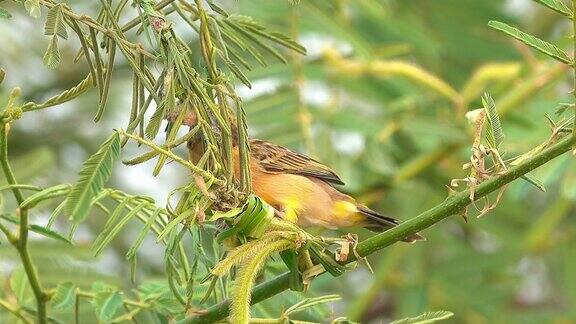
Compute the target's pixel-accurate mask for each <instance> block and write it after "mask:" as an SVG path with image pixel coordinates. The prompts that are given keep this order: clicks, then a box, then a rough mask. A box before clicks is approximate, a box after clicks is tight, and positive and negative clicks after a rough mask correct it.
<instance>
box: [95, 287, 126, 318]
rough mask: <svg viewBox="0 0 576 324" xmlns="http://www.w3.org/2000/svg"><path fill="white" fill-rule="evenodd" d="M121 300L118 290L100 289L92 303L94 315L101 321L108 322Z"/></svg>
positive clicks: (120, 304) (116, 310)
mask: <svg viewBox="0 0 576 324" xmlns="http://www.w3.org/2000/svg"><path fill="white" fill-rule="evenodd" d="M123 302H124V301H123V298H122V295H121V294H120V293H119V292H117V291H114V292H110V291H101V292H98V293H96V295H95V296H94V299H93V300H92V305H94V311H95V312H96V317H97V318H98V319H99V320H101V321H103V322H108V321H110V320H111V319H113V318H114V315H116V313H117V312H118V309H119V308H120V306H122V303H123Z"/></svg>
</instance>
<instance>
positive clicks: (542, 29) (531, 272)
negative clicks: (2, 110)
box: [0, 0, 576, 323]
mask: <svg viewBox="0 0 576 324" xmlns="http://www.w3.org/2000/svg"><path fill="white" fill-rule="evenodd" d="M6 3H8V6H7V7H8V8H10V9H11V10H10V12H11V13H12V16H14V17H13V18H12V19H11V20H10V21H7V20H2V21H0V34H2V35H3V39H4V40H3V44H4V45H3V46H0V66H1V67H3V68H4V69H5V70H6V71H7V78H6V80H5V82H4V83H3V84H2V85H1V87H0V105H2V106H3V102H1V101H2V100H4V98H7V93H8V92H9V90H10V88H11V86H14V85H20V86H22V89H23V96H24V98H26V100H38V101H40V100H42V99H46V98H48V97H50V95H52V94H55V93H58V92H60V91H62V90H64V89H66V88H68V87H70V86H71V85H73V84H75V83H77V82H79V81H80V80H81V79H82V78H83V76H85V75H86V74H87V73H88V70H87V67H86V66H85V65H83V64H75V65H74V64H62V65H61V66H60V68H59V69H58V70H57V71H48V70H46V69H45V68H43V67H42V66H41V62H42V55H43V54H42V53H43V52H44V50H45V48H46V46H47V45H48V39H47V38H46V37H43V36H42V32H41V28H42V24H41V22H39V21H37V20H34V19H32V18H30V17H27V16H25V13H24V12H23V10H22V9H21V8H18V9H16V8H15V6H14V5H13V4H12V3H11V2H3V3H2V5H5V4H6ZM222 5H223V7H225V8H226V9H227V10H228V11H229V12H233V13H240V14H244V15H247V16H251V17H254V18H255V19H256V20H257V21H260V22H262V23H263V24H264V25H266V26H269V27H271V29H272V30H279V31H285V32H289V33H292V36H293V37H295V38H297V39H298V40H299V41H300V42H301V43H302V44H303V45H304V46H305V47H306V48H307V49H308V55H307V56H300V55H298V54H291V55H290V56H289V57H290V59H289V64H281V63H277V64H272V65H271V66H267V67H258V66H255V68H253V69H252V70H251V71H250V72H248V73H247V76H248V79H249V80H250V81H251V83H252V84H253V88H252V90H249V89H247V88H244V87H243V86H240V85H239V88H240V94H241V95H243V96H244V98H243V100H244V104H245V109H246V112H247V115H248V116H247V119H248V124H249V132H250V134H251V135H252V136H254V137H258V138H262V139H266V140H270V141H272V142H275V143H279V144H282V145H286V146H288V147H292V148H294V149H297V150H299V151H302V152H305V153H308V154H311V155H313V156H314V157H316V158H317V159H319V160H321V161H323V162H325V163H326V164H328V165H331V166H332V167H333V168H334V169H335V170H337V171H338V172H339V173H340V174H341V175H342V178H343V179H344V181H345V182H346V184H347V185H346V187H345V190H346V191H347V192H349V193H350V194H352V195H354V196H356V197H357V198H358V199H359V200H361V201H363V202H365V203H367V204H370V205H371V207H373V208H375V209H377V210H380V211H383V212H386V213H388V214H390V215H394V216H395V217H397V218H400V219H407V218H410V217H412V216H414V215H417V214H418V213H419V212H421V211H423V210H426V209H428V208H430V207H432V206H434V205H436V204H437V203H439V202H440V201H442V200H443V199H444V198H445V196H446V194H447V189H446V187H445V186H446V185H448V184H449V183H450V181H451V180H452V179H455V178H463V177H465V176H466V171H462V165H463V164H464V163H466V162H467V161H468V160H469V155H470V145H471V141H472V139H471V134H472V132H471V129H470V127H469V126H468V124H467V122H466V119H465V117H464V114H465V112H466V111H468V110H473V109H476V108H480V107H481V102H480V96H481V94H482V93H483V92H485V91H488V92H490V93H491V94H493V97H494V99H495V102H496V106H497V108H498V111H499V112H500V114H501V116H502V125H503V129H504V133H505V135H506V138H505V142H504V148H505V151H506V152H507V155H508V157H512V156H515V155H517V154H521V153H523V152H526V151H528V150H530V149H531V148H532V147H534V146H536V145H538V144H539V143H541V142H543V141H545V140H546V139H547V138H548V137H549V134H550V129H549V127H548V123H547V121H546V119H545V116H544V115H545V114H548V115H553V114H554V112H555V108H556V107H557V106H558V104H559V103H562V102H570V99H569V91H570V90H571V86H572V85H571V80H570V76H569V75H568V70H567V69H566V68H565V67H563V66H561V65H560V63H557V62H554V61H552V60H550V59H546V58H545V57H544V56H542V55H540V54H535V53H534V52H533V51H531V50H530V49H528V47H526V46H525V45H522V44H520V43H515V42H512V41H511V40H510V39H509V38H506V37H505V36H503V35H502V34H500V33H498V32H496V31H494V30H492V29H490V28H489V27H488V26H487V23H488V21H490V20H499V21H503V22H506V23H508V24H510V25H515V26H519V27H522V29H523V30H525V31H528V32H530V33H532V34H534V35H537V36H539V37H541V38H543V39H547V40H549V41H554V42H555V43H556V44H558V45H559V46H560V47H562V48H564V47H566V46H567V45H568V44H569V43H570V39H569V37H568V35H569V28H568V27H569V26H568V24H567V21H565V20H562V19H561V18H560V16H558V15H557V14H555V13H554V12H551V11H549V10H547V9H545V8H543V7H541V6H537V5H535V4H534V3H532V2H531V1H529V0H525V1H504V0H489V1H474V0H443V1H430V0H413V1H402V0H386V1H377V0H358V1H347V0H336V1H321V0H312V1H305V0H302V1H300V3H299V4H298V5H290V4H289V3H287V2H282V1H241V2H240V1H227V2H224V1H222ZM78 6H79V7H80V8H83V9H84V10H85V11H87V12H92V11H94V7H93V6H92V5H90V4H87V3H82V4H80V3H78ZM82 6H84V7H82ZM12 9H13V10H12ZM178 23H180V22H178ZM178 23H177V24H178ZM23 28H25V30H26V31H27V32H26V37H22V36H21V34H20V33H21V30H22V29H23ZM179 28H180V27H179ZM187 41H189V42H197V41H198V39H197V38H194V37H192V34H190V38H188V39H187ZM60 46H61V51H62V61H63V62H70V61H71V60H72V59H73V57H74V55H75V51H76V49H77V47H78V44H74V43H73V42H71V43H66V44H61V45H60ZM193 55H194V57H195V61H194V62H195V63H196V64H199V65H201V61H200V53H193ZM393 63H396V64H397V63H409V64H411V65H412V66H417V67H418V70H417V71H416V72H414V71H412V72H414V73H412V72H410V71H408V72H406V71H404V70H402V69H400V71H398V70H394V69H390V64H393ZM120 64H121V65H120V66H119V67H118V69H117V71H118V73H117V74H116V75H115V80H114V81H115V82H116V84H117V85H118V86H116V87H113V88H112V89H111V97H110V100H109V103H108V105H109V111H108V112H107V113H106V114H105V115H104V117H103V124H101V125H99V126H98V127H95V126H94V125H93V123H92V116H93V115H94V114H95V112H96V105H95V102H96V101H97V100H96V99H95V98H96V96H97V94H96V93H95V91H91V92H89V93H88V94H87V95H86V96H83V97H80V98H79V99H77V100H75V101H73V102H71V103H68V104H65V105H63V106H61V107H58V108H56V109H55V110H53V111H49V112H48V111H47V112H38V113H36V114H35V113H29V114H26V115H25V116H24V118H22V120H20V121H18V123H17V124H15V125H16V126H15V127H14V128H13V130H12V134H11V137H10V151H11V156H10V158H11V162H12V164H13V165H14V168H15V173H16V177H17V178H18V180H19V181H20V182H23V183H34V184H37V185H40V186H50V185H53V184H54V183H59V182H70V181H73V179H75V174H76V171H77V170H78V169H79V167H80V164H81V162H82V161H83V160H84V159H85V157H87V156H88V155H90V154H91V153H93V152H95V151H96V149H97V147H98V144H99V143H101V142H102V141H103V140H104V139H105V138H106V137H107V136H108V135H109V133H110V130H111V129H112V128H119V127H123V126H124V125H125V124H126V117H125V116H126V114H127V111H128V110H129V99H130V98H126V96H125V93H126V91H128V90H127V89H129V87H130V85H129V82H130V79H131V74H130V73H129V70H128V69H127V68H126V66H124V67H122V65H125V64H126V63H125V62H121V63H120ZM422 73H424V74H425V76H422ZM426 76H427V77H426ZM430 78H432V79H430ZM423 79H424V81H422V80H423ZM430 80H432V81H430ZM440 83H441V84H440ZM446 88H447V89H452V90H453V93H454V94H455V95H454V94H452V92H451V91H450V90H446ZM438 89H440V90H438ZM442 89H444V90H442ZM153 166H154V165H153V164H150V163H149V164H146V165H145V166H142V167H139V168H137V169H136V170H137V171H127V170H126V169H127V167H122V168H120V167H119V168H117V169H116V170H115V172H114V173H113V175H112V177H113V178H112V182H113V186H118V187H120V188H123V189H126V190H130V191H131V192H134V193H138V194H148V195H153V196H154V197H157V198H159V199H157V201H163V199H164V197H165V195H166V193H167V192H169V191H170V190H171V188H173V187H175V186H176V185H182V184H183V183H185V182H186V181H188V180H187V178H186V177H185V174H184V171H182V170H178V169H176V170H170V168H169V167H168V168H165V169H167V170H165V172H164V173H162V174H161V175H160V176H158V177H157V178H154V179H150V178H149V177H148V178H147V177H146V176H145V174H150V170H151V169H152V168H153ZM534 175H535V176H536V177H537V178H538V179H540V180H541V181H542V182H543V183H544V185H545V187H546V189H547V192H546V193H542V192H541V191H539V190H537V189H536V188H534V187H533V186H531V185H530V184H529V183H527V182H522V181H517V182H515V183H513V184H512V185H510V186H509V187H508V190H507V192H506V194H505V195H504V196H503V198H502V199H501V201H500V202H499V204H498V206H497V207H496V208H495V209H494V210H493V211H491V212H490V213H489V214H487V215H485V216H483V217H482V218H480V219H477V218H476V217H474V216H475V215H476V214H477V213H475V211H474V209H473V208H471V209H470V215H469V218H468V222H467V223H466V222H464V221H463V220H462V219H460V218H457V217H453V218H450V219H448V220H446V221H444V222H441V223H439V224H437V225H436V226H434V227H432V228H430V229H429V230H427V231H425V232H424V233H423V234H424V235H425V236H426V237H427V241H426V242H423V243H418V244H415V245H406V244H397V245H394V246H391V247H390V248H387V249H386V250H384V251H382V252H380V253H377V254H375V255H372V256H370V257H369V258H368V260H369V262H370V264H371V265H372V268H373V269H374V274H370V273H369V272H368V271H367V270H365V269H363V268H361V269H358V270H356V271H353V272H348V273H346V274H345V275H344V276H343V277H341V278H338V279H335V278H333V277H331V276H323V277H319V278H318V279H317V280H315V281H313V283H312V286H311V287H310V289H309V290H308V291H307V292H306V293H295V292H288V293H286V294H282V295H279V296H276V297H274V298H273V299H271V300H269V301H266V302H264V303H261V304H259V305H257V306H256V307H254V315H255V316H258V317H271V318H276V317H278V316H280V314H281V313H282V311H284V310H285V309H287V308H288V307H290V306H291V305H293V304H295V303H296V302H297V301H299V300H300V299H301V298H302V297H301V295H304V296H306V297H315V296H320V295H323V294H338V295H340V296H341V297H342V299H341V300H340V301H339V302H337V303H336V304H334V306H332V307H330V308H322V309H319V310H317V311H316V312H314V314H305V315H304V317H303V318H304V319H308V320H320V321H326V320H328V319H330V318H336V317H339V316H346V317H348V318H350V319H351V320H355V321H359V322H362V323H379V322H382V321H384V322H387V321H390V320H392V319H398V318H404V317H412V316H417V315H419V314H421V313H424V312H426V311H434V310H439V309H444V310H448V311H451V312H453V313H455V316H454V317H453V318H452V319H451V320H448V321H453V322H455V323H493V322H509V323H510V322H513V323H544V322H554V323H570V322H573V321H574V320H576V279H575V276H574V273H575V272H576V258H574V251H575V250H576V219H575V216H576V209H575V207H574V206H575V204H574V203H575V201H576V162H575V161H574V157H573V156H564V157H561V158H559V159H557V160H555V161H553V162H551V163H549V164H548V165H546V166H545V167H543V168H541V169H539V170H537V171H536V172H535V173H534ZM2 184H4V179H2V178H0V185H2ZM3 201H6V199H4V200H3ZM6 203H7V204H9V203H10V202H6ZM0 205H2V204H0ZM54 207H55V205H54V206H51V205H50V204H46V205H42V210H43V211H38V212H36V213H34V214H32V215H31V217H32V218H31V221H32V222H33V223H40V224H45V222H46V219H47V216H48V215H49V214H50V211H51V210H52V209H53V208H54ZM0 212H2V211H1V210H0ZM98 216H99V214H98V213H94V215H92V216H91V217H89V218H88V220H87V222H86V223H85V224H83V227H82V228H81V230H80V232H79V235H78V237H77V243H76V245H75V246H74V247H70V246H69V245H65V244H62V243H57V242H55V241H52V240H46V239H42V238H40V237H36V236H34V237H32V242H31V250H32V253H33V257H34V259H35V260H36V263H37V264H38V265H39V266H38V268H39V269H38V270H39V272H40V277H41V278H42V281H43V283H44V285H45V286H48V287H56V285H57V284H58V283H59V282H63V281H71V282H74V283H75V284H76V285H78V286H80V287H83V288H85V289H86V290H90V289H91V287H92V286H93V283H94V282H95V281H103V282H107V283H112V284H115V285H117V286H119V287H122V288H123V289H124V291H130V290H131V289H135V287H136V286H135V285H134V284H132V283H130V280H129V277H130V275H129V274H130V269H129V265H127V264H125V263H124V262H123V255H124V254H125V253H126V251H127V250H128V248H129V247H130V245H132V243H133V241H134V240H135V237H136V235H137V234H136V233H137V231H136V230H132V229H127V230H125V231H124V233H123V235H122V236H121V237H120V238H119V239H117V240H115V241H113V243H112V245H111V246H110V247H109V248H108V249H107V250H106V252H105V253H104V254H103V255H102V256H100V257H99V258H97V259H94V258H93V257H92V254H91V252H90V249H89V244H90V242H91V241H92V240H93V239H94V237H95V236H96V235H97V234H98V233H99V232H100V230H101V228H102V227H103V225H104V223H105V221H106V219H103V218H102V217H98ZM59 226H67V225H65V224H60V225H59ZM331 234H332V233H331ZM331 234H328V233H324V234H323V235H331ZM333 234H334V235H339V234H344V233H333ZM359 234H360V237H361V238H362V237H367V236H369V235H371V234H370V233H368V232H364V231H362V232H360V233H359ZM145 246H146V249H147V251H146V252H145V253H143V255H141V256H140V258H139V268H138V274H137V275H138V278H137V279H138V280H137V282H138V283H142V282H146V286H144V288H143V287H141V288H140V292H139V293H138V294H145V292H143V291H144V290H145V289H149V290H148V291H153V290H154V289H159V290H162V289H164V288H165V287H163V286H161V285H160V286H159V287H153V283H152V280H162V276H163V271H164V269H163V268H162V251H163V250H162V248H156V247H155V246H154V242H153V240H147V241H145ZM17 260H18V259H17V257H16V255H15V253H14V252H13V251H12V250H11V249H10V248H9V245H8V244H7V243H6V242H5V241H1V245H0V279H1V280H2V282H3V283H4V284H3V285H2V287H3V288H2V292H0V297H2V298H15V297H14V294H13V293H14V288H10V284H9V282H10V277H11V276H12V278H14V276H13V275H12V273H13V272H14V271H16V270H15V269H17V265H18V261H17ZM277 261H278V262H276V263H277V264H274V265H272V266H271V269H270V270H268V273H267V274H266V277H268V278H270V277H272V276H273V275H274V273H279V272H281V271H282V269H283V268H282V267H281V266H280V265H281V262H280V261H279V260H277ZM134 296H136V294H132V297H134ZM28 297H30V296H28ZM22 298H24V297H22ZM111 298H113V297H111ZM172 306H173V305H172ZM166 307H167V308H169V307H170V305H167V306H166ZM81 311H82V312H83V314H82V318H85V319H93V320H94V319H95V318H94V315H93V311H92V310H91V309H89V308H88V307H83V308H82V309H81ZM7 316H9V315H8V314H6V313H4V312H3V311H2V309H1V308H0V322H3V321H7V320H8V319H9V320H14V318H11V317H7ZM54 316H55V317H58V316H59V314H58V313H54ZM306 316H307V317H306ZM70 320H71V319H70V318H66V319H65V322H68V321H70ZM147 320H150V319H148V318H145V319H144V321H147Z"/></svg>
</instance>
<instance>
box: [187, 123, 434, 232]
mask: <svg viewBox="0 0 576 324" xmlns="http://www.w3.org/2000/svg"><path fill="white" fill-rule="evenodd" d="M184 123H185V124H188V125H189V126H194V125H195V123H196V118H194V116H192V117H190V116H188V117H187V118H186V119H185V121H184ZM191 124H192V125H191ZM233 133H235V132H233ZM237 142H238V141H237V140H236V139H235V138H234V137H233V148H232V155H233V163H234V175H235V178H236V179H239V177H240V163H239V161H240V153H239V149H238V144H237ZM202 147H203V141H202V140H199V139H198V138H197V139H191V140H189V141H188V150H189V155H190V159H191V161H192V162H196V161H198V159H199V157H200V156H202V153H203V152H202V151H203V150H202ZM249 148H250V153H249V161H250V163H249V167H250V173H251V181H252V183H251V184H252V190H253V192H254V194H255V195H256V196H258V197H260V198H261V199H262V200H264V201H265V202H266V203H267V204H269V205H271V206H272V207H273V208H274V209H275V211H276V214H277V215H278V216H280V217H282V218H284V219H285V220H288V221H290V222H293V223H296V224H297V225H298V226H300V227H311V226H317V227H318V226H319V227H323V228H328V229H333V230H334V229H341V228H349V227H365V228H367V229H369V230H371V231H374V232H383V231H385V230H387V229H390V228H392V227H395V226H396V225H398V224H399V223H400V222H399V221H398V220H397V219H395V218H393V217H390V216H387V215H384V214H382V213H379V212H376V211H374V210H372V209H370V208H368V207H367V206H365V205H363V204H361V203H359V202H358V201H356V199H354V198H353V197H351V196H349V195H347V194H345V193H343V192H342V191H340V190H339V189H338V187H337V186H341V185H344V182H343V181H342V179H341V178H340V177H339V176H338V175H337V174H336V172H334V171H333V170H332V169H331V168H329V167H328V166H326V165H324V164H322V163H320V162H318V161H317V160H315V159H313V158H311V157H309V156H307V155H304V154H302V153H298V152H295V151H293V150H291V149H288V148H286V147H283V146H281V145H278V144H274V143H271V142H268V141H264V140H260V139H250V140H249ZM423 239H424V238H423V237H422V236H421V235H420V234H417V233H416V234H411V235H408V236H407V237H405V238H404V239H403V241H405V242H408V243H412V242H415V241H419V240H423Z"/></svg>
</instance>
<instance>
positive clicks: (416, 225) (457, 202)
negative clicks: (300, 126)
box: [180, 136, 576, 323]
mask: <svg viewBox="0 0 576 324" xmlns="http://www.w3.org/2000/svg"><path fill="white" fill-rule="evenodd" d="M575 143H576V137H574V136H568V137H566V138H564V139H562V140H560V141H559V142H558V143H556V144H554V145H552V146H551V147H549V148H547V149H545V150H543V151H542V152H540V153H539V154H536V155H534V156H533V157H531V158H529V159H527V160H526V161H525V162H524V163H522V164H520V165H517V166H514V167H512V168H510V169H509V170H508V171H506V173H504V174H502V175H499V176H496V177H493V178H491V179H489V180H487V181H485V182H483V183H481V184H480V185H478V186H477V187H476V191H475V195H474V197H475V199H476V200H477V199H480V198H482V197H484V196H486V195H488V194H490V193H492V192H495V191H497V190H498V189H500V188H502V187H504V186H505V185H507V184H508V183H510V182H512V181H513V180H515V179H518V178H519V177H521V176H522V175H524V174H526V173H528V172H530V171H532V170H534V169H536V168H538V167H540V166H542V165H543V164H545V163H546V162H548V161H550V160H552V159H554V158H556V157H558V156H559V155H562V154H564V153H566V152H568V151H569V150H570V149H571V148H572V146H573V145H574V144H575ZM471 202H472V201H471V200H470V191H469V190H466V191H463V192H459V193H457V194H455V195H452V196H449V197H448V198H447V199H446V200H444V201H443V202H442V203H440V204H439V205H437V206H436V207H434V208H432V209H430V210H427V211H425V212H423V213H422V214H420V215H418V216H416V217H414V218H412V219H410V220H408V221H406V222H404V223H402V224H400V225H398V226H396V227H394V228H391V229H389V230H387V231H386V232H384V233H380V234H378V235H375V236H373V237H371V238H369V239H367V240H364V241H362V242H361V243H360V244H358V246H357V248H356V252H357V253H358V255H359V256H361V257H364V256H367V255H370V254H372V253H374V252H376V251H378V250H381V249H383V248H385V247H387V246H389V245H391V244H393V243H396V242H398V241H400V240H402V239H403V238H405V237H407V236H409V235H412V234H415V233H418V232H420V231H422V230H424V229H426V228H428V227H430V226H432V225H433V224H435V223H438V222H440V221H441V220H443V219H445V218H447V217H448V216H451V215H454V214H457V213H458V212H459V211H461V210H463V209H464V208H466V206H468V205H469V204H470V203H471ZM353 261H354V257H353V256H351V258H350V259H349V260H348V261H347V262H346V263H350V262H353ZM289 284H290V273H288V272H286V273H283V274H281V275H280V276H278V277H276V278H274V279H272V280H270V281H267V282H264V283H262V284H260V285H258V286H256V287H255V288H254V289H253V290H252V296H253V297H252V304H256V303H258V302H260V301H262V300H265V299H267V298H270V297H272V296H275V295H277V294H279V293H281V292H282V291H284V290H287V289H288V288H289ZM229 306H230V300H225V301H223V302H221V303H219V304H217V305H214V306H212V307H210V308H208V309H207V310H206V313H204V314H202V315H198V316H191V317H188V318H186V319H184V320H182V321H181V322H180V323H213V322H215V321H218V320H221V319H224V318H226V316H228V313H229Z"/></svg>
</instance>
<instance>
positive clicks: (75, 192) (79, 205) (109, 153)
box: [65, 132, 120, 223]
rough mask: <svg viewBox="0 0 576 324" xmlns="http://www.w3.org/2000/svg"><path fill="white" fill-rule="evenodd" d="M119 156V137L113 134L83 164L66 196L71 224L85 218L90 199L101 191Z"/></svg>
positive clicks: (88, 209) (115, 133)
mask: <svg viewBox="0 0 576 324" xmlns="http://www.w3.org/2000/svg"><path fill="white" fill-rule="evenodd" d="M119 156H120V135H119V134H118V133H117V132H114V133H113V134H112V135H111V136H110V137H109V138H108V140H106V142H104V144H102V146H100V149H99V150H98V151H97V152H96V153H95V154H94V155H92V156H91V157H90V158H89V159H88V160H86V162H84V165H83V167H82V170H81V171H80V173H79V178H78V181H77V182H76V184H75V185H74V187H73V188H72V190H71V191H70V194H68V197H67V202H66V206H65V210H66V213H67V214H68V215H69V216H70V219H71V220H72V221H73V222H75V223H79V222H81V221H82V220H84V218H86V216H87V215H88V212H89V211H90V206H91V201H92V198H94V197H95V196H96V195H97V194H98V193H100V191H101V190H102V189H103V187H104V183H105V182H106V181H107V180H108V178H110V175H111V174H112V167H113V165H114V162H115V161H116V160H117V159H118V157H119Z"/></svg>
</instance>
